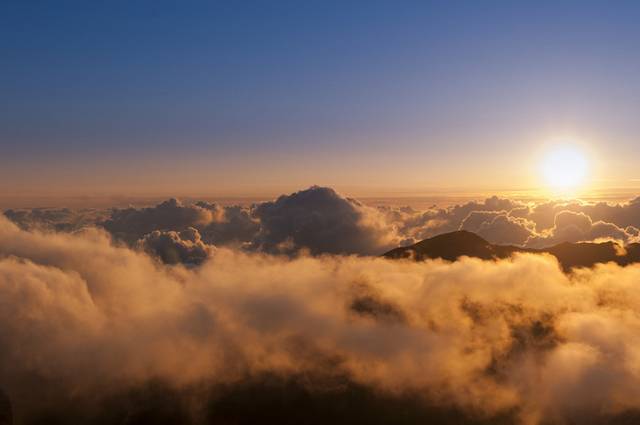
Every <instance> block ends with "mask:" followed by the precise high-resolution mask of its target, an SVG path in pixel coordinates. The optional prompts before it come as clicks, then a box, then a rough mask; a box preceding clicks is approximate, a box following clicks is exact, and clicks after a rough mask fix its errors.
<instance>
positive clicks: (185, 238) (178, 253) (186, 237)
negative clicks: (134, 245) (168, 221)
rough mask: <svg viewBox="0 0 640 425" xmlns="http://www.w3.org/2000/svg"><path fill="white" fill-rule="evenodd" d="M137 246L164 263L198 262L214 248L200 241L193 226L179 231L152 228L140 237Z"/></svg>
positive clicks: (198, 234)
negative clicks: (162, 230)
mask: <svg viewBox="0 0 640 425" xmlns="http://www.w3.org/2000/svg"><path fill="white" fill-rule="evenodd" d="M138 246H139V247H140V248H141V249H143V250H144V251H146V252H148V253H150V254H151V255H153V256H156V257H158V258H160V259H161V260H162V262H163V263H166V264H177V263H183V264H200V263H202V262H203V261H204V260H205V259H206V258H207V257H208V256H209V255H210V253H211V252H212V251H213V249H214V247H213V246H211V245H207V244H205V243H204V242H202V238H201V237H200V233H199V232H198V230H197V229H194V228H193V227H189V228H187V229H186V230H183V231H181V232H174V231H171V230H170V231H167V232H161V231H159V230H154V231H153V232H151V233H149V234H148V235H145V236H144V237H143V238H142V239H140V240H139V241H138Z"/></svg>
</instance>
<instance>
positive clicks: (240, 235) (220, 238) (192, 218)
mask: <svg viewBox="0 0 640 425" xmlns="http://www.w3.org/2000/svg"><path fill="white" fill-rule="evenodd" d="M99 224H100V225H101V226H103V227H104V228H105V229H107V230H108V231H109V232H110V233H111V234H113V235H114V236H116V237H117V238H119V239H122V240H124V241H126V242H128V243H130V244H133V243H135V242H136V241H137V240H138V239H140V238H141V237H143V236H144V235H146V234H148V233H151V232H153V231H155V230H159V231H173V232H180V231H183V230H185V229H187V228H194V229H197V230H198V232H200V234H201V235H202V239H203V241H204V242H206V243H208V244H221V245H227V244H236V245H238V244H242V243H247V242H249V241H251V240H252V239H253V237H254V236H255V234H256V233H257V231H258V228H259V223H258V222H257V221H256V220H255V219H254V218H253V217H252V216H251V210H250V208H246V207H241V206H227V207H224V206H220V205H218V204H213V203H208V202H197V203H195V204H193V205H184V204H182V203H181V202H180V201H179V200H177V199H169V200H167V201H165V202H162V203H160V204H158V205H156V206H153V207H147V208H141V209H136V208H133V207H131V208H126V209H114V210H113V211H112V212H111V216H110V217H109V218H108V219H107V220H104V221H103V222H101V223H99Z"/></svg>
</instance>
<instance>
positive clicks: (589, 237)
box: [526, 210, 637, 247]
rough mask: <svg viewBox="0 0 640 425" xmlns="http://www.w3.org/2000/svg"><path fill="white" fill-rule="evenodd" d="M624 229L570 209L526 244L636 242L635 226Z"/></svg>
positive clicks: (558, 214) (532, 236) (542, 245)
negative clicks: (602, 241) (604, 241)
mask: <svg viewBox="0 0 640 425" xmlns="http://www.w3.org/2000/svg"><path fill="white" fill-rule="evenodd" d="M629 230H630V231H629V232H627V230H626V229H622V228H620V227H618V226H616V225H615V224H613V223H606V222H604V221H597V222H595V223H594V222H593V221H592V220H591V217H589V216H588V215H586V214H585V213H582V212H573V211H569V210H564V211H560V212H558V213H557V214H556V216H555V219H554V225H553V227H552V228H551V229H549V230H548V231H544V232H541V233H540V234H535V233H532V235H531V237H530V238H529V240H527V241H526V245H527V246H529V247H547V246H550V245H555V244H558V243H561V242H582V241H601V240H614V241H618V242H621V243H622V244H626V243H629V242H635V241H636V239H637V234H635V233H634V232H633V228H630V229H629Z"/></svg>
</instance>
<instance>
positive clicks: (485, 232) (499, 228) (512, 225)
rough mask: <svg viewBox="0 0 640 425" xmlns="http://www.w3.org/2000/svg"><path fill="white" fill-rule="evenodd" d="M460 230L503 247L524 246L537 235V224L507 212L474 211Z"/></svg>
mask: <svg viewBox="0 0 640 425" xmlns="http://www.w3.org/2000/svg"><path fill="white" fill-rule="evenodd" d="M460 230H467V231H470V232H474V233H476V234H478V235H480V236H482V237H483V238H485V239H486V240H487V241H489V242H491V243H494V244H501V245H524V244H525V243H526V242H527V240H529V239H530V238H531V237H532V235H534V234H535V224H534V223H533V222H531V221H529V220H527V219H524V218H520V217H514V216H511V215H509V213H507V212H505V211H472V212H471V213H469V215H468V216H467V218H466V219H464V221H463V222H462V224H461V225H460Z"/></svg>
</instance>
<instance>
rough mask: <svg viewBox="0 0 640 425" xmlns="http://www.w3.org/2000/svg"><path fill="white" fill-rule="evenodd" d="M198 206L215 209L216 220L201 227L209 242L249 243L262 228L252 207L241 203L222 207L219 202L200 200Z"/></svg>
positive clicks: (225, 243)
mask: <svg viewBox="0 0 640 425" xmlns="http://www.w3.org/2000/svg"><path fill="white" fill-rule="evenodd" d="M196 205H197V206H199V207H202V208H205V209H208V210H211V211H214V215H215V217H217V219H216V220H213V221H212V222H210V223H208V224H207V225H206V226H203V227H201V228H200V232H201V233H202V235H203V239H204V240H205V241H207V242H209V243H213V244H220V245H229V244H234V245H238V244H243V243H248V242H250V241H251V240H253V238H254V237H255V236H256V234H257V233H258V231H259V230H260V222H259V221H258V220H256V219H255V218H254V217H253V216H252V213H251V208H247V207H243V206H240V205H231V206H225V207H222V206H220V205H218V204H211V203H207V202H198V203H196Z"/></svg>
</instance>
